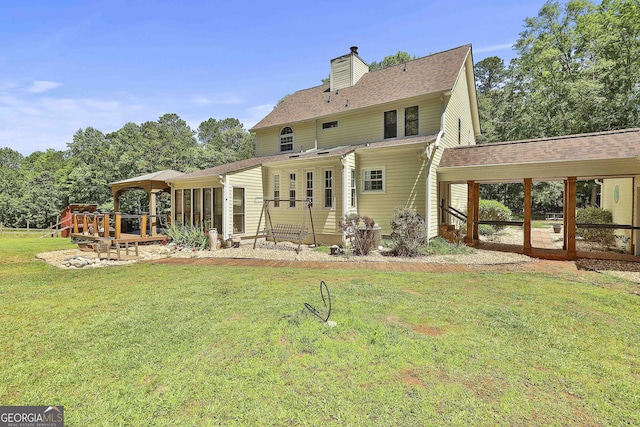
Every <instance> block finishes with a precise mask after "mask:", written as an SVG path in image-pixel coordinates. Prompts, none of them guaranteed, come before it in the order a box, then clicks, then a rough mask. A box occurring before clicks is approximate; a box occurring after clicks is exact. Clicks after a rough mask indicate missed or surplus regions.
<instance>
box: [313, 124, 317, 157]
mask: <svg viewBox="0 0 640 427" xmlns="http://www.w3.org/2000/svg"><path fill="white" fill-rule="evenodd" d="M313 148H314V149H315V150H317V149H318V119H316V139H315V144H314V147H313Z"/></svg>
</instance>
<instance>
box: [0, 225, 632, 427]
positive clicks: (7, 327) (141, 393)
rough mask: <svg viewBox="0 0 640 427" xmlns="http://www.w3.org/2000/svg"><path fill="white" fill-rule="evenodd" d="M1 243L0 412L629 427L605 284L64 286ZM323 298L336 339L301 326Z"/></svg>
mask: <svg viewBox="0 0 640 427" xmlns="http://www.w3.org/2000/svg"><path fill="white" fill-rule="evenodd" d="M68 247H70V245H69V243H68V242H67V241H66V240H62V239H39V238H32V237H31V238H23V239H18V238H4V237H3V238H0V372H1V373H2V381H0V404H2V405H62V406H64V407H65V415H66V425H68V426H119V425H122V426H125V425H126V426H156V425H158V426H213V425H249V426H261V425H265V426H286V425H308V426H319V425H335V426H348V425H352V426H364V425H367V426H425V425H443V426H444V425H446V426H449V425H460V426H467V425H504V426H528V425H531V426H534V425H535V426H537V425H558V426H569V425H576V426H583V425H640V387H639V384H640V297H638V296H637V295H635V294H633V292H634V291H637V290H638V286H636V285H634V284H631V283H630V282H625V281H622V280H621V279H616V278H613V277H609V276H607V275H598V274H595V273H593V274H588V275H586V276H584V277H580V278H578V277H564V276H551V275H546V274H528V275H517V274H513V273H505V274H489V273H477V274H416V273H402V274H399V273H378V272H371V271H366V272H359V271H355V270H344V271H341V270H337V269H336V270H324V271H323V270H313V271H306V270H298V269H295V270H294V269H248V268H247V269H241V268H237V267H236V268H220V267H207V266H186V265H153V264H148V263H138V264H134V265H129V266H122V267H111V268H105V269H89V270H73V271H72V270H68V271H65V270H59V269H56V268H54V267H50V266H48V265H45V264H44V263H43V262H41V261H36V260H34V259H33V255H34V254H35V253H36V252H39V251H45V250H52V249H56V248H68ZM320 280H325V282H326V283H327V284H328V285H329V288H330V291H331V296H332V301H333V312H332V315H331V320H334V321H336V322H337V327H335V328H329V327H326V326H324V325H322V324H321V322H320V320H318V318H316V317H314V316H313V315H311V314H310V313H309V312H307V311H305V310H304V303H305V302H308V303H310V304H311V305H314V306H315V307H318V308H319V307H321V306H322V301H321V298H320V294H319V291H318V285H319V282H320Z"/></svg>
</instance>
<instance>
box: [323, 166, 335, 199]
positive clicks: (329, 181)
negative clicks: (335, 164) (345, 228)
mask: <svg viewBox="0 0 640 427" xmlns="http://www.w3.org/2000/svg"><path fill="white" fill-rule="evenodd" d="M324 207H325V208H333V170H331V169H327V170H325V171H324Z"/></svg>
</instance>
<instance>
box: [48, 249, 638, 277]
mask: <svg viewBox="0 0 640 427" xmlns="http://www.w3.org/2000/svg"><path fill="white" fill-rule="evenodd" d="M296 247H297V245H294V244H291V243H288V242H281V243H278V244H277V245H274V244H273V243H270V242H259V243H258V247H257V248H256V249H253V244H252V242H246V243H243V244H242V245H241V246H240V247H239V248H230V249H219V250H217V251H208V250H205V251H194V250H185V249H180V248H177V247H175V246H171V245H166V246H163V245H145V246H140V247H139V256H138V257H137V258H136V257H131V259H128V260H123V261H107V260H99V259H98V258H97V256H96V254H95V253H94V252H85V251H81V250H79V249H70V250H64V251H55V252H45V253H40V254H38V255H36V257H37V258H38V259H42V260H43V261H45V262H47V263H49V264H51V265H53V266H56V267H59V268H65V269H77V268H97V267H106V266H111V265H126V264H131V263H134V262H139V261H151V260H160V259H167V258H174V259H176V261H178V259H189V258H191V259H198V258H203V259H206V258H229V259H250V260H266V261H303V262H304V261H314V262H323V263H324V262H328V263H363V262H364V263H376V262H377V263H389V262H392V263H421V264H428V265H429V266H430V267H429V270H430V271H439V270H441V271H442V272H450V271H451V268H452V267H453V266H454V265H456V264H458V265H461V266H471V267H474V266H475V269H482V270H487V271H495V267H499V268H501V269H502V270H505V271H524V272H526V271H538V270H540V271H546V272H549V273H553V272H559V271H563V272H576V271H577V270H578V269H580V270H590V271H598V272H607V273H609V274H612V275H615V276H618V277H621V278H624V279H627V280H630V281H632V282H636V283H640V263H634V262H624V261H608V260H586V259H585V260H578V261H576V262H569V261H540V260H538V259H535V258H530V257H527V256H525V255H521V254H516V253H510V252H498V251H487V250H479V249H476V250H474V252H473V253H471V254H466V255H431V256H422V257H416V258H396V257H392V256H390V254H389V253H387V252H384V251H375V252H374V253H372V254H370V255H368V256H366V257H355V256H347V255H344V254H341V255H335V256H332V255H329V254H327V253H326V252H323V251H319V250H316V249H314V248H310V247H308V246H302V248H301V251H300V253H299V254H297V253H296V251H295V249H296ZM167 261H169V260H167ZM169 262H170V261H169ZM301 264H302V263H301ZM438 265H440V266H441V267H438ZM465 270H466V269H465Z"/></svg>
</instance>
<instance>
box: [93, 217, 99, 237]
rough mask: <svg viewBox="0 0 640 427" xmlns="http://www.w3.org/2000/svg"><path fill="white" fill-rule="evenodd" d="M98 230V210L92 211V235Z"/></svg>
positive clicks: (95, 234)
mask: <svg viewBox="0 0 640 427" xmlns="http://www.w3.org/2000/svg"><path fill="white" fill-rule="evenodd" d="M99 232H100V230H99V229H98V212H94V213H93V235H94V236H97V235H98V233H99Z"/></svg>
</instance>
